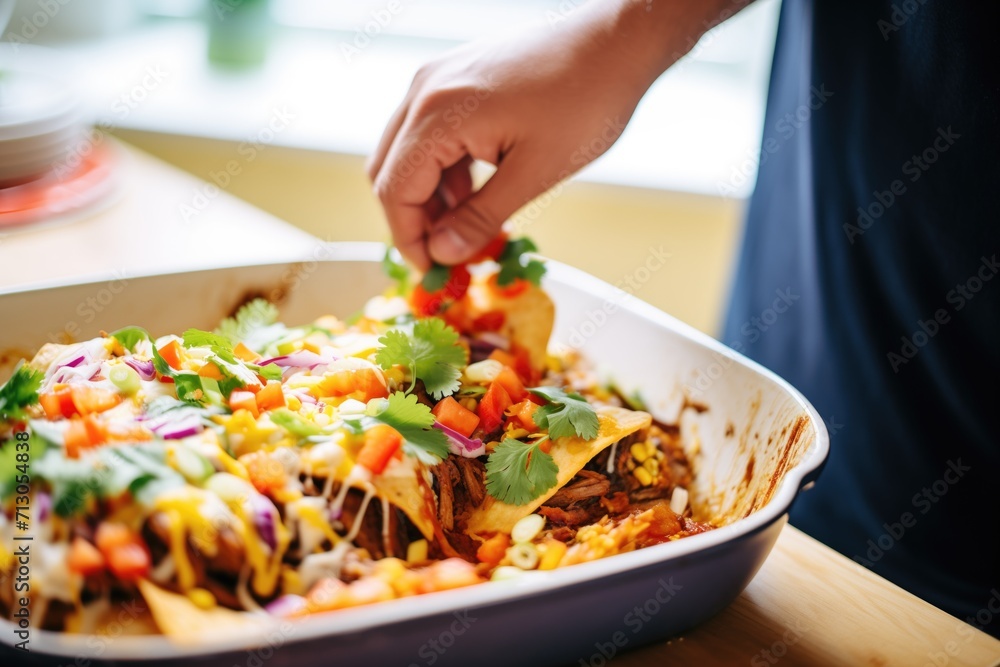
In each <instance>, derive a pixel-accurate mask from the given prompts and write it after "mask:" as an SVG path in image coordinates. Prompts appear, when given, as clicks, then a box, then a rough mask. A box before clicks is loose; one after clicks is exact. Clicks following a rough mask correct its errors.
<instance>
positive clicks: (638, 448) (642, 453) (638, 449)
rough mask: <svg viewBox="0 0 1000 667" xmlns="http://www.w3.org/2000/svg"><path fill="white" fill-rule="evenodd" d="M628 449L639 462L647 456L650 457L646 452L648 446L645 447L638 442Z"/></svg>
mask: <svg viewBox="0 0 1000 667" xmlns="http://www.w3.org/2000/svg"><path fill="white" fill-rule="evenodd" d="M628 451H629V452H630V453H631V454H632V458H633V459H635V460H636V461H638V462H639V463H642V462H643V461H645V460H646V459H647V458H649V455H648V454H647V453H646V448H645V447H643V446H642V445H641V444H640V443H638V442H637V443H635V444H634V445H632V446H631V447H629V450H628Z"/></svg>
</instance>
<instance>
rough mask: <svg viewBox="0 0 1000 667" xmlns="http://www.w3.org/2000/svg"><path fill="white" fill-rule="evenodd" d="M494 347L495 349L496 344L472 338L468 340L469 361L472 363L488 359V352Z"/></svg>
mask: <svg viewBox="0 0 1000 667" xmlns="http://www.w3.org/2000/svg"><path fill="white" fill-rule="evenodd" d="M495 349H497V347H496V345H493V344H491V343H487V342H486V341H483V340H479V339H478V338H473V339H472V340H470V341H469V363H470V364H474V363H476V362H477V361H483V360H484V359H489V356H490V353H491V352H493V350H495Z"/></svg>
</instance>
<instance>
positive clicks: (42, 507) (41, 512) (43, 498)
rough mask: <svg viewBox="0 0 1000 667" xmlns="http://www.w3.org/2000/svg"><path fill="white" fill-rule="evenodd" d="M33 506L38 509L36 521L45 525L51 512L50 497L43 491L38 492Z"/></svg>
mask: <svg viewBox="0 0 1000 667" xmlns="http://www.w3.org/2000/svg"><path fill="white" fill-rule="evenodd" d="M35 505H36V506H37V507H38V520H39V521H41V522H42V523H45V520H46V519H48V518H49V514H50V513H51V512H52V497H51V496H50V495H49V494H47V493H45V492H44V491H39V492H38V496H36V498H35Z"/></svg>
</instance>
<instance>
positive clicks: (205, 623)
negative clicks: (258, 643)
mask: <svg viewBox="0 0 1000 667" xmlns="http://www.w3.org/2000/svg"><path fill="white" fill-rule="evenodd" d="M139 591H140V592H141V593H142V597H143V599H144V600H146V604H147V605H149V610H150V612H151V613H152V614H153V620H154V621H156V625H157V627H159V628H160V632H162V633H163V634H164V635H166V636H167V637H169V638H170V639H171V640H173V641H176V642H178V643H181V644H204V643H208V642H215V641H219V640H220V639H229V638H231V637H239V636H242V637H246V636H247V635H248V634H250V635H252V634H254V633H260V632H263V631H264V630H265V629H266V628H268V627H269V626H270V622H269V621H268V619H266V618H262V617H261V616H257V615H255V614H249V613H247V612H245V611H233V610H232V609H227V608H225V607H213V608H211V609H202V608H201V607H199V606H197V605H196V604H195V603H194V602H191V600H190V599H189V598H188V597H187V596H186V595H178V594H177V593H171V592H170V591H165V590H163V589H162V588H160V587H159V586H157V585H156V584H154V583H152V582H151V581H148V580H146V579H140V580H139Z"/></svg>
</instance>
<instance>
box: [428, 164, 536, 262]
mask: <svg viewBox="0 0 1000 667" xmlns="http://www.w3.org/2000/svg"><path fill="white" fill-rule="evenodd" d="M519 157H520V155H518V154H516V153H515V152H513V151H512V152H511V153H508V154H507V155H506V156H505V158H504V160H503V161H502V162H501V164H500V165H499V166H498V167H497V171H496V173H494V174H493V176H492V177H491V178H490V180H488V181H486V183H485V184H484V185H483V187H482V188H480V189H479V191H477V192H475V193H473V194H472V195H471V196H470V197H469V198H468V199H466V200H465V201H463V202H462V203H461V204H459V205H458V206H457V207H456V208H454V209H452V210H450V211H447V212H445V213H444V214H443V215H442V216H441V217H440V218H439V219H438V220H437V222H435V223H434V226H433V227H431V230H430V238H429V239H428V250H429V252H430V256H431V259H433V260H434V261H435V262H437V263H439V264H446V265H452V264H461V263H462V262H465V261H467V260H468V259H470V258H471V257H473V256H474V255H475V254H476V253H478V252H479V251H480V250H482V249H483V248H485V247H486V244H487V243H489V242H490V241H492V240H493V239H494V238H496V236H497V235H498V234H499V233H500V227H501V226H502V225H503V223H504V221H506V220H507V218H509V217H510V216H511V215H512V214H513V213H514V212H515V211H517V209H519V208H521V206H523V205H524V204H526V203H527V202H528V201H530V200H531V199H534V198H535V197H536V196H538V195H539V194H541V193H542V191H543V190H544V188H545V186H544V184H543V180H542V179H541V178H540V177H539V176H538V172H537V167H536V169H530V168H528V167H527V166H525V165H522V164H519V162H521V160H520V159H519Z"/></svg>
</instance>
